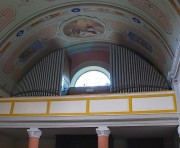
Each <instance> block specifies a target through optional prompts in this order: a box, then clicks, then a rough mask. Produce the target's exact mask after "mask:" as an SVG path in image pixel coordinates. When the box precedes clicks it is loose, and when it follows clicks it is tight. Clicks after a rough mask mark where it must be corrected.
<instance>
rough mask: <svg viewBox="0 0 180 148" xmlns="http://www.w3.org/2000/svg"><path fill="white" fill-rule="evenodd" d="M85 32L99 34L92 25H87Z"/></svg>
mask: <svg viewBox="0 0 180 148" xmlns="http://www.w3.org/2000/svg"><path fill="white" fill-rule="evenodd" d="M85 31H86V32H90V33H92V34H97V32H96V30H95V29H94V27H93V26H92V25H89V24H87V25H86V27H85Z"/></svg>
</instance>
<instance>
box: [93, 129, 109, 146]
mask: <svg viewBox="0 0 180 148" xmlns="http://www.w3.org/2000/svg"><path fill="white" fill-rule="evenodd" d="M110 132H111V131H110V130H109V128H107V127H98V128H97V129H96V133H97V134H98V148H108V147H109V134H110Z"/></svg>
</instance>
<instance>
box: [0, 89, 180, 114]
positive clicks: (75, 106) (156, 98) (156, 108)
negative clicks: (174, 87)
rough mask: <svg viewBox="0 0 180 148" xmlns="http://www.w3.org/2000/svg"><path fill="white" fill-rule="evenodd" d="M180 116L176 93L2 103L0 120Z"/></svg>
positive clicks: (80, 96)
mask: <svg viewBox="0 0 180 148" xmlns="http://www.w3.org/2000/svg"><path fill="white" fill-rule="evenodd" d="M173 112H174V113H175V112H177V105H176V97H175V94H174V92H173V91H162V92H161V91H157V92H144V93H124V94H123V93H122V94H121V93H115V94H96V95H95V94H94V95H69V96H48V97H14V98H2V99H1V100H0V116H89V115H122V114H154V113H173Z"/></svg>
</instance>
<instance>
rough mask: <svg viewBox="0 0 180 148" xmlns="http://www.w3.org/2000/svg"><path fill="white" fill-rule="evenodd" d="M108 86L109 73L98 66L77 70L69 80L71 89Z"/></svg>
mask: <svg viewBox="0 0 180 148" xmlns="http://www.w3.org/2000/svg"><path fill="white" fill-rule="evenodd" d="M93 86H110V74H109V72H108V71H107V70H106V69H104V68H102V67H99V66H88V67H85V68H82V69H81V70H79V71H78V72H77V73H76V74H75V75H74V76H73V78H72V80H71V87H93Z"/></svg>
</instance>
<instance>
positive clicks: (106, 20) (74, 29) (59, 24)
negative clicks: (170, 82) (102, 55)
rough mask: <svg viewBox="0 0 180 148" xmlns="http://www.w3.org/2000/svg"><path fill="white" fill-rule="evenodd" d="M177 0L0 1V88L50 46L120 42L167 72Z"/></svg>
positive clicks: (176, 38) (70, 48)
mask: <svg viewBox="0 0 180 148" xmlns="http://www.w3.org/2000/svg"><path fill="white" fill-rule="evenodd" d="M179 16H180V1H179V0H113V1H110V0H101V1H99V0H96V1H94V0H92V1H85V0H83V1H76V0H61V1H60V0H16V1H12V0H0V88H1V89H2V90H4V91H6V92H10V91H11V89H12V87H13V85H14V84H15V83H16V82H17V81H18V80H19V79H20V77H22V75H23V74H24V73H25V72H26V71H27V70H28V68H29V67H31V66H32V65H34V64H35V62H37V61H38V60H40V59H41V58H42V57H43V56H44V55H45V54H47V53H49V52H50V51H52V50H56V49H61V48H65V49H66V50H67V52H68V54H69V55H70V56H71V55H73V54H75V53H77V52H86V51H91V50H101V51H102V50H107V49H108V48H109V43H117V44H122V45H124V46H126V47H128V48H131V49H133V50H135V51H136V52H138V53H139V54H141V55H142V56H144V57H145V58H146V59H147V60H149V61H150V62H151V63H153V64H154V65H156V66H157V67H158V68H159V70H160V71H161V72H162V73H163V74H164V75H166V76H167V75H168V72H169V71H170V70H171V67H172V62H173V58H174V56H175V53H176V51H177V50H178V48H179V43H180V29H179V26H180V19H179Z"/></svg>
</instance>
